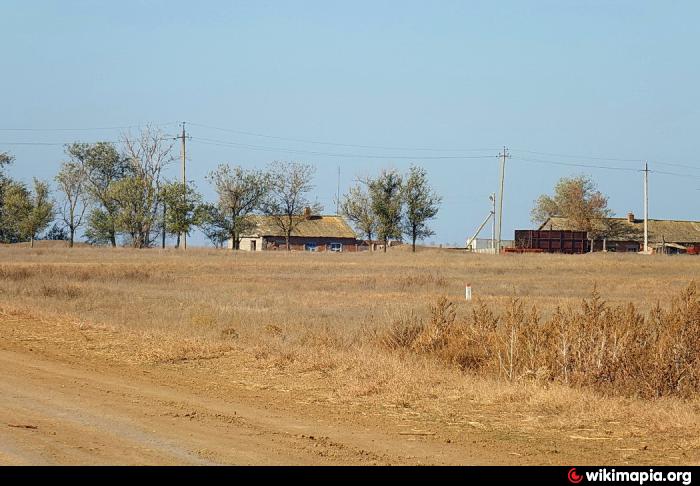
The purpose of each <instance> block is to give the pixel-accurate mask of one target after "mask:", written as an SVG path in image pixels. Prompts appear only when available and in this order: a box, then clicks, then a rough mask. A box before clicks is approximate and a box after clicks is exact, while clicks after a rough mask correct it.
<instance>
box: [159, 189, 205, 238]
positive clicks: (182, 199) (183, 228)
mask: <svg viewBox="0 0 700 486" xmlns="http://www.w3.org/2000/svg"><path fill="white" fill-rule="evenodd" d="M160 199H161V203H162V205H163V207H164V211H165V218H164V221H163V224H164V228H165V232H166V234H169V235H172V236H175V237H176V243H175V248H179V247H180V236H181V235H183V234H186V235H188V236H189V234H190V232H191V231H192V228H193V227H194V226H197V225H198V224H199V218H200V217H201V211H197V209H198V208H199V206H200V205H201V204H202V196H201V195H200V194H199V193H198V192H197V190H196V189H195V187H194V186H192V185H189V184H188V185H187V186H184V185H183V184H182V183H181V182H167V183H165V184H164V185H163V186H162V187H161V196H160Z"/></svg>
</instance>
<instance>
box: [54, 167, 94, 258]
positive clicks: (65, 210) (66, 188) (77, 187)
mask: <svg viewBox="0 0 700 486" xmlns="http://www.w3.org/2000/svg"><path fill="white" fill-rule="evenodd" d="M85 180H86V177H85V167H84V165H83V164H82V163H80V162H77V161H70V162H64V163H63V164H62V165H61V169H60V170H59V172H58V174H57V175H56V183H57V184H58V189H59V190H60V191H61V192H62V193H63V204H62V206H61V217H62V218H63V222H64V223H65V225H66V228H68V232H69V237H68V246H69V247H70V248H73V242H74V241H75V232H76V230H77V229H78V228H79V227H80V226H81V225H82V224H83V218H84V216H85V211H86V210H87V206H88V205H87V200H86V197H87V193H86V191H85Z"/></svg>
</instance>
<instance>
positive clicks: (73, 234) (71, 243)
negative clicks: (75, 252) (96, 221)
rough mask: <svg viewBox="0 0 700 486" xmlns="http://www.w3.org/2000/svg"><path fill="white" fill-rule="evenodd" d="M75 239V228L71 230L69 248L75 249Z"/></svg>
mask: <svg viewBox="0 0 700 486" xmlns="http://www.w3.org/2000/svg"><path fill="white" fill-rule="evenodd" d="M74 239H75V228H73V227H71V228H70V240H69V241H68V248H73V240H74Z"/></svg>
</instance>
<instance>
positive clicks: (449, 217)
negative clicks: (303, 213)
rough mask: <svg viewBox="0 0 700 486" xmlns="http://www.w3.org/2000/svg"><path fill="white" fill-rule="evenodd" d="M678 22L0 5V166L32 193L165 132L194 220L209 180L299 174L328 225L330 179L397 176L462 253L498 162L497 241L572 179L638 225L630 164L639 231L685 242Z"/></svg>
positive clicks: (687, 212)
mask: <svg viewBox="0 0 700 486" xmlns="http://www.w3.org/2000/svg"><path fill="white" fill-rule="evenodd" d="M699 15H700V3H698V2H692V1H674V2H652V1H641V0H635V1H625V0H619V1H611V0H604V1H603V0H600V1H598V0H588V1H569V0H551V1H548V0H541V1H535V0H532V1H528V2H522V1H507V0H502V1H499V2H493V1H466V0H464V1H449V0H442V1H440V2H428V1H422V2H418V1H405V0H404V1H360V0H356V1H353V2H329V1H312V0H305V1H301V0H299V1H295V2H291V1H282V0H279V1H260V0H256V1H233V0H228V1H201V2H191V1H187V2H185V1H179V0H167V1H157V0H154V1H139V0H122V1H119V2H94V1H88V0H84V1H78V0H64V1H58V0H56V1H48V0H44V1H41V0H35V1H32V2H27V1H20V0H3V2H2V3H0V33H1V34H0V39H1V42H0V66H2V75H1V76H0V93H1V95H0V152H3V151H7V152H10V153H11V154H13V155H14V156H15V158H16V160H15V163H14V164H13V166H12V167H11V168H10V174H11V176H13V177H15V178H18V179H21V180H24V181H27V182H29V181H31V178H32V177H34V176H36V177H39V178H43V179H52V178H53V176H54V175H55V173H56V172H57V170H58V167H59V166H60V163H61V161H63V160H65V159H66V157H65V153H64V151H63V144H66V143H70V142H73V141H84V142H95V141H98V140H114V141H117V140H119V139H120V136H121V134H122V133H123V132H125V131H127V129H126V128H115V127H131V128H129V129H128V130H131V132H132V133H135V132H136V131H137V130H138V129H139V126H142V125H144V124H147V123H148V124H152V125H154V126H157V127H158V128H160V129H161V130H162V131H163V132H164V133H165V134H168V135H171V134H172V135H175V134H176V131H177V130H178V123H180V122H183V121H185V122H187V125H186V126H187V131H188V134H189V135H191V137H192V139H191V140H189V141H188V145H187V152H188V159H189V160H188V176H189V178H191V179H192V180H193V181H194V182H195V183H196V185H197V187H198V188H199V189H200V191H201V192H202V193H203V194H204V196H205V197H206V198H208V199H210V200H213V199H214V198H215V193H214V191H213V189H212V188H211V186H210V185H209V184H208V183H207V181H206V180H205V176H206V174H207V173H208V172H210V171H211V170H213V169H214V168H216V166H217V165H218V164H220V163H229V164H233V165H241V166H244V167H260V168H262V167H264V166H265V165H266V164H267V163H268V162H270V161H273V160H294V161H301V162H307V163H311V164H313V165H315V166H316V168H317V172H316V177H315V181H314V182H315V189H314V193H313V195H312V197H313V198H316V199H318V201H319V202H321V203H322V204H323V205H324V206H325V213H328V214H331V213H334V212H335V203H334V198H335V194H336V191H337V184H338V167H340V186H341V192H345V191H346V190H347V189H348V188H349V187H350V186H351V185H352V184H354V182H355V181H356V179H357V178H358V177H363V176H367V175H373V174H376V173H378V172H379V171H380V170H381V169H382V168H395V169H398V170H400V171H406V170H407V169H408V167H409V166H410V165H411V164H416V165H420V166H423V167H425V168H426V170H427V171H428V174H429V177H430V181H431V183H432V184H433V186H434V188H435V190H436V191H437V192H438V193H439V194H440V195H442V196H443V204H442V207H441V210H440V213H439V215H438V217H437V219H436V220H435V221H434V222H433V224H432V227H433V229H434V230H435V232H436V235H435V236H434V237H433V238H431V239H430V241H432V242H434V243H444V244H462V245H463V244H464V241H465V240H466V239H467V238H468V237H469V236H471V235H472V234H473V232H474V231H475V230H476V228H477V227H478V226H479V225H480V223H481V222H482V220H483V219H484V218H485V217H486V216H487V215H488V214H489V210H490V202H489V194H490V193H492V192H496V191H497V188H498V164H499V160H498V154H499V152H500V151H501V150H502V149H503V147H504V146H505V147H507V148H508V151H509V153H510V155H511V158H509V159H508V160H507V168H506V179H505V191H504V203H503V208H504V209H503V210H504V215H503V238H504V239H508V238H512V234H513V230H514V229H516V228H517V229H522V228H530V227H533V223H532V222H531V221H530V210H531V208H532V205H533V201H534V200H535V199H536V198H537V197H538V196H539V195H540V194H543V193H551V191H552V188H553V187H554V185H555V184H556V182H557V180H558V179H559V178H561V177H571V176H576V175H580V174H586V175H590V176H592V177H593V179H594V180H595V181H596V183H597V184H598V187H599V189H600V190H601V191H602V192H603V193H604V194H606V195H607V196H609V206H610V208H611V209H612V210H613V211H614V212H615V213H616V214H617V215H626V214H627V212H629V211H632V212H634V213H635V214H638V215H641V214H642V211H643V191H642V188H643V185H642V173H641V172H640V171H639V170H640V169H641V168H642V166H643V161H648V163H649V167H650V169H651V170H652V172H651V173H650V176H649V178H650V217H652V218H669V219H685V220H688V219H692V220H700V205H699V204H698V201H699V200H700V156H698V154H697V150H698V148H697V144H696V141H697V133H698V127H699V126H700V62H699V61H698V56H697V47H698V46H699V45H700V30H699V29H697V18H698V16H699ZM18 129H23V130H18ZM27 129H29V130H27ZM213 141H215V142H213ZM39 143H41V144H50V145H39ZM175 155H177V153H175ZM178 174H179V168H178V166H177V165H176V164H175V165H173V166H172V167H170V168H169V169H168V171H167V175H168V177H170V178H173V179H174V178H176V177H178ZM483 236H488V235H486V234H484V235H483ZM192 241H193V242H195V243H197V244H205V243H206V241H205V239H204V238H203V236H201V235H195V236H194V237H193V239H192Z"/></svg>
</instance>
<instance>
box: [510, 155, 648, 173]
mask: <svg viewBox="0 0 700 486" xmlns="http://www.w3.org/2000/svg"><path fill="white" fill-rule="evenodd" d="M513 159H514V160H520V161H522V162H532V163H536V164H551V165H563V166H567V167H583V168H587V169H604V170H620V171H626V172H638V171H639V169H631V168H629V167H613V166H609V165H591V164H577V163H572V162H557V161H554V160H543V159H531V158H525V157H513Z"/></svg>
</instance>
